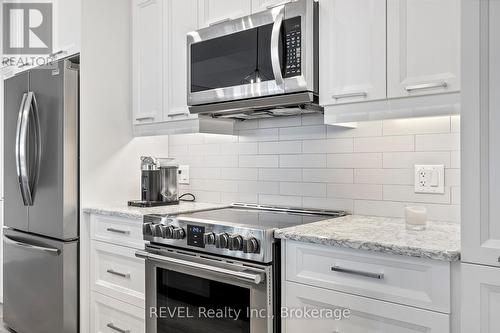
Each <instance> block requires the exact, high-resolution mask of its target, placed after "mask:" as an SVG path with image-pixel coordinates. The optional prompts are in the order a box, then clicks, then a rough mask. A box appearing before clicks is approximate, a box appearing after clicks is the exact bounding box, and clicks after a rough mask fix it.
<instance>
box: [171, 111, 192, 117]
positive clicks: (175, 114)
mask: <svg viewBox="0 0 500 333" xmlns="http://www.w3.org/2000/svg"><path fill="white" fill-rule="evenodd" d="M188 114H189V111H179V112H172V113H168V114H167V115H168V116H170V117H175V116H184V115H188Z"/></svg>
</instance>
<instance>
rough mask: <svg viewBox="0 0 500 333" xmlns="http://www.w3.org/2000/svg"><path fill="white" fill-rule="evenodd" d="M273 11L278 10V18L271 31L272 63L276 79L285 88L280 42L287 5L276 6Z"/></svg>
mask: <svg viewBox="0 0 500 333" xmlns="http://www.w3.org/2000/svg"><path fill="white" fill-rule="evenodd" d="M271 10H272V11H273V12H274V11H277V14H276V19H275V20H274V24H273V30H272V33H271V65H272V67H273V73H274V79H275V80H276V84H277V85H278V86H279V87H280V88H283V83H284V81H283V75H282V74H281V64H280V54H279V42H280V32H281V27H282V26H283V18H284V16H285V14H284V12H285V5H281V6H278V7H274V8H273V9H271Z"/></svg>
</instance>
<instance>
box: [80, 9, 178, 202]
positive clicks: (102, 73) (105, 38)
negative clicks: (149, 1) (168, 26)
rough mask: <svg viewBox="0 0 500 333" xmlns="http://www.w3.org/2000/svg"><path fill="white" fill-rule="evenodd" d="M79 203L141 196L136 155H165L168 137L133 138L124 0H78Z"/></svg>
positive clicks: (128, 11)
mask: <svg viewBox="0 0 500 333" xmlns="http://www.w3.org/2000/svg"><path fill="white" fill-rule="evenodd" d="M82 5H83V8H82V59H81V193H82V206H83V207H85V206H88V205H92V204H113V205H114V204H122V205H124V204H126V202H127V200H130V199H139V196H140V187H139V186H140V170H139V166H140V161H139V156H141V155H143V154H146V155H147V154H151V155H155V156H159V157H163V156H168V137H151V138H135V139H134V138H133V136H132V127H131V124H132V121H131V34H130V30H131V8H130V2H129V1H123V0H106V1H102V0H85V1H82Z"/></svg>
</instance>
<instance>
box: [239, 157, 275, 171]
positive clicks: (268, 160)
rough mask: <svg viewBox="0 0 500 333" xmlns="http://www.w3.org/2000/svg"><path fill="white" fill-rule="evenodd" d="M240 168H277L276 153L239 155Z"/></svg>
mask: <svg viewBox="0 0 500 333" xmlns="http://www.w3.org/2000/svg"><path fill="white" fill-rule="evenodd" d="M239 160H240V162H239V163H240V168H277V167H278V166H279V156H277V155H240V157H239Z"/></svg>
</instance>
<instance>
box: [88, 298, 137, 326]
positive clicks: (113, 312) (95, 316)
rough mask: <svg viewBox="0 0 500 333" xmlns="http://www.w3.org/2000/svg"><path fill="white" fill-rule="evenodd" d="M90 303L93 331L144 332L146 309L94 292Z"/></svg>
mask: <svg viewBox="0 0 500 333" xmlns="http://www.w3.org/2000/svg"><path fill="white" fill-rule="evenodd" d="M90 304H91V308H92V312H91V316H90V327H91V332H95V333H117V332H127V333H144V332H146V325H145V321H144V310H143V309H141V308H138V307H135V306H133V305H130V304H127V303H123V302H120V301H117V300H115V299H113V298H111V297H107V296H104V295H102V294H99V293H96V292H93V293H92V296H91V299H90Z"/></svg>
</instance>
